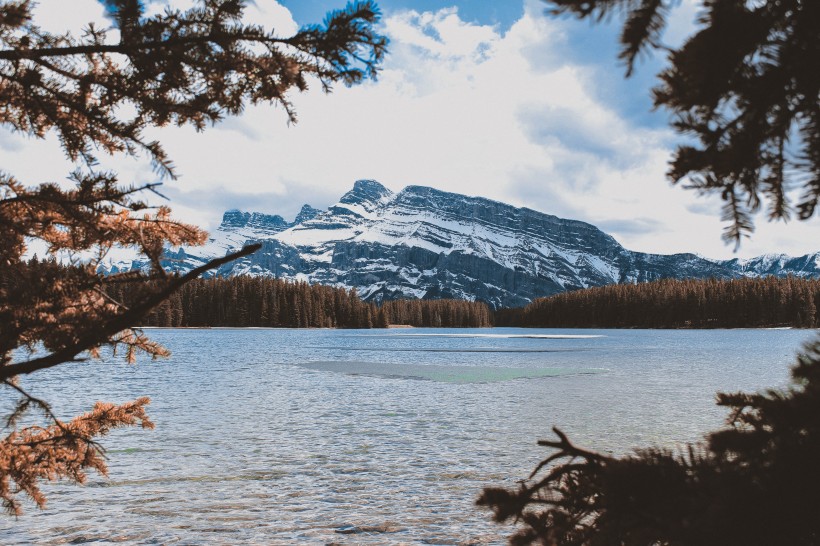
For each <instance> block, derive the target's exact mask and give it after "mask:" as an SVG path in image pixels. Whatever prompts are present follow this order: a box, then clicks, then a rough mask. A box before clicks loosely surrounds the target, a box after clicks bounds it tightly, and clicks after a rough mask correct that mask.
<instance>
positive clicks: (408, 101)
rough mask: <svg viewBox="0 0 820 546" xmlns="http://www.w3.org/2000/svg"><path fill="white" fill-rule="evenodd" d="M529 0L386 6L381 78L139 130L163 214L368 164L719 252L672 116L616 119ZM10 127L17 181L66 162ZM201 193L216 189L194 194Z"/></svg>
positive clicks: (126, 169)
mask: <svg viewBox="0 0 820 546" xmlns="http://www.w3.org/2000/svg"><path fill="white" fill-rule="evenodd" d="M63 3H64V2H63ZM43 4H49V5H60V4H61V2H60V0H50V2H45V1H44V2H43ZM72 4H73V3H72ZM95 4H96V3H95V2H93V1H92V0H84V1H83V4H82V6H83V13H82V14H80V13H79V11H81V10H77V12H75V13H74V14H73V16H75V17H76V18H77V19H78V20H81V19H82V18H83V17H84V16H85V17H88V16H91V17H99V16H100V9H99V8H98V5H95ZM684 4H685V5H684V6H683V8H682V9H680V10H678V11H679V12H681V13H680V14H678V15H676V19H675V20H674V21H673V25H672V36H673V37H675V36H676V34H680V35H682V34H683V32H682V31H681V30H680V29H683V28H686V26H687V25H691V15H692V13H693V12H692V11H691V10H692V9H693V7H692V6H694V3H693V2H692V1H691V0H686V1H685V2H684ZM78 5H79V3H78ZM260 6H262V7H260ZM271 6H272V7H271ZM263 8H264V10H265V11H263ZM687 10H688V11H687ZM542 11H543V7H542V5H541V4H540V3H537V2H530V3H528V4H527V5H526V9H525V14H524V16H523V18H521V19H520V20H519V21H517V22H516V23H515V24H514V25H512V27H511V28H509V29H507V30H506V31H503V32H502V31H501V30H499V29H498V28H497V27H495V26H489V25H480V24H474V23H467V22H465V21H464V20H462V19H461V18H460V17H459V14H458V11H457V10H456V9H454V8H453V9H446V10H441V11H438V12H435V13H430V12H426V13H420V12H416V11H404V12H399V13H395V14H393V15H392V16H391V17H389V18H388V19H387V20H385V22H384V31H385V32H386V33H387V34H388V35H389V37H390V39H391V44H390V55H389V57H388V59H387V60H386V62H385V64H384V68H383V71H382V73H381V76H380V78H379V80H378V81H377V82H368V83H365V84H363V85H360V86H357V87H355V88H352V89H347V88H344V87H339V88H337V89H335V90H334V92H333V94H331V95H324V94H323V93H321V91H320V90H319V89H318V88H319V86H318V85H316V86H314V87H315V88H314V89H312V90H310V91H309V92H307V93H305V94H303V95H299V96H293V97H292V98H293V100H294V103H295V105H296V108H297V111H298V114H299V117H300V121H299V123H298V124H296V125H292V126H289V125H288V124H287V123H286V116H285V115H284V112H282V111H281V109H276V108H272V107H269V106H256V107H251V108H248V110H247V111H246V112H245V113H244V114H243V115H242V116H241V117H240V118H236V119H232V120H229V121H227V122H226V123H223V124H221V125H219V126H217V127H215V128H212V129H209V130H206V131H205V132H204V133H202V134H196V133H195V132H194V131H193V130H191V129H190V128H182V129H178V128H167V129H162V130H156V131H152V135H155V136H157V137H159V138H160V139H161V140H162V142H163V143H164V144H165V146H166V148H167V151H168V152H169V153H170V155H171V157H172V158H173V159H174V160H175V162H176V164H177V167H178V169H179V171H180V173H181V174H182V178H181V179H180V180H179V181H177V182H173V183H171V184H173V187H174V190H173V191H172V192H169V193H173V197H174V202H173V205H174V209H175V211H176V212H177V215H178V216H181V217H183V218H184V219H187V220H189V221H194V222H197V223H200V224H203V225H206V226H208V227H211V228H213V227H215V226H216V224H217V223H218V221H219V219H220V218H221V213H222V211H223V210H224V209H225V208H229V207H234V206H242V207H245V208H247V205H248V204H249V203H254V202H259V205H260V209H261V208H263V207H264V210H263V212H269V213H278V214H282V215H283V216H285V217H290V218H292V217H293V215H294V214H295V213H296V212H297V211H298V208H299V207H300V206H301V204H303V203H305V202H308V203H310V204H312V205H314V206H319V207H324V206H328V205H330V204H332V203H333V202H334V201H336V200H337V199H338V197H339V196H341V195H342V194H343V193H344V192H345V191H347V190H348V189H349V188H350V187H351V186H352V183H353V181H354V180H356V179H358V178H375V179H377V180H380V181H381V182H382V183H384V184H385V185H387V186H389V187H391V188H393V189H394V190H399V189H401V188H402V187H404V186H406V185H409V184H420V185H430V186H434V187H437V188H439V189H443V190H447V191H454V192H459V193H466V194H469V195H481V196H484V197H489V198H493V199H498V200H502V201H506V202H510V203H512V204H515V205H519V206H527V207H530V208H533V209H536V210H541V211H543V212H547V213H551V214H556V215H559V216H564V217H570V218H577V219H581V220H584V221H587V222H590V223H593V224H601V225H605V226H608V228H609V229H610V230H611V232H612V233H613V235H615V237H616V238H617V239H618V240H619V241H620V242H621V243H623V244H624V245H625V246H626V247H628V248H631V249H634V250H643V251H648V252H666V253H668V252H683V251H692V252H699V253H701V254H703V255H706V256H711V257H723V256H729V255H730V254H731V249H730V248H728V247H726V246H724V245H723V244H722V243H721V241H720V232H721V224H720V221H719V218H718V217H717V216H716V215H714V214H707V215H705V214H700V213H697V212H692V211H697V210H700V209H699V208H698V207H700V208H702V205H703V203H704V201H703V200H702V199H698V198H697V196H695V195H694V194H693V193H692V192H686V191H684V190H682V189H680V188H672V187H670V185H669V184H668V183H667V182H666V179H665V171H666V169H667V162H668V159H669V157H670V153H671V149H672V146H673V135H672V133H671V131H669V130H668V129H666V128H662V129H660V130H659V129H652V128H647V127H640V126H636V125H635V123H636V122H635V121H634V120H627V119H624V118H623V117H622V116H621V115H620V114H619V113H618V111H617V109H616V108H615V107H614V106H611V105H610V102H609V101H610V100H612V101H614V100H615V99H616V98H617V99H619V100H621V101H623V97H611V96H609V95H608V92H607V90H606V89H601V88H600V86H601V85H602V84H601V82H602V81H603V82H605V81H607V80H606V78H602V77H600V73H599V72H598V71H597V69H596V67H595V66H594V65H589V64H587V65H576V64H571V63H570V62H569V61H567V60H566V58H567V56H565V55H563V54H562V53H563V52H564V51H565V50H566V48H567V47H569V45H568V34H569V33H568V32H567V28H569V27H568V26H567V25H577V24H579V23H577V22H575V21H565V20H560V21H558V20H553V19H548V18H546V17H544V16H543V15H542ZM249 16H251V17H252V18H254V20H255V21H256V22H260V23H265V24H267V25H269V26H270V25H273V26H275V27H276V28H277V29H279V30H280V31H282V33H283V34H285V33H286V32H285V31H287V32H292V31H294V30H295V29H296V25H295V23H294V22H293V19H292V18H291V17H290V14H289V12H288V11H287V10H286V9H284V8H282V7H281V6H278V5H276V4H273V3H270V2H259V3H258V4H257V6H256V7H255V8H254V9H253V10H251V12H249ZM687 21H689V22H687ZM614 57H615V55H614V53H613V55H611V58H607V59H603V60H602V62H611V63H615V61H614ZM637 92H640V93H646V92H647V90H646V89H640V90H638V91H637ZM14 139H15V137H13V136H7V135H2V138H0V147H3V149H2V150H0V154H2V155H1V156H0V159H2V161H3V164H4V168H6V169H7V170H9V171H11V172H14V173H15V174H21V173H22V174H25V179H26V180H43V179H49V178H51V179H53V178H55V177H59V176H64V175H65V173H66V172H68V171H69V170H70V169H69V168H67V166H66V165H65V162H64V159H62V157H61V154H60V152H59V149H58V148H57V147H56V145H55V141H54V139H51V138H50V139H49V140H47V141H46V142H39V143H34V142H25V143H24V144H23V148H24V149H23V150H22V151H20V150H18V151H13V150H12V149H11V148H9V146H10V145H14V143H13V142H12V140H14ZM105 164H106V165H110V166H112V167H115V168H116V169H117V170H118V171H119V172H120V174H121V179H122V180H123V181H132V180H134V181H138V182H141V181H148V180H151V179H152V177H153V176H154V175H153V174H152V173H151V171H150V168H149V167H148V166H147V164H146V163H145V162H144V161H142V162H140V161H134V160H131V159H123V158H114V159H113V160H105ZM49 173H51V174H49ZM208 192H211V193H212V194H213V195H214V196H218V197H217V198H215V199H208V198H206V197H204V194H207V193H208ZM186 196H187V197H186ZM261 196H266V197H265V198H262V197H261ZM272 203H276V204H275V205H273V204H272ZM708 203H712V202H711V201H710V202H708ZM817 225H818V222H817V221H813V222H811V223H809V224H802V225H797V223H793V224H790V225H789V226H788V228H786V229H785V230H784V229H783V228H782V227H778V226H771V225H767V224H766V223H765V222H763V221H761V222H758V228H759V233H758V234H757V235H756V236H755V238H754V239H753V240H752V241H751V242H749V243H746V244H744V247H743V248H742V255H744V256H747V255H753V254H759V253H762V252H774V251H786V252H791V253H793V254H798V253H805V252H809V251H815V250H817V249H818V248H817V246H816V244H815V242H814V239H813V238H811V237H810V236H809V234H811V233H813V231H812V230H816V228H817Z"/></svg>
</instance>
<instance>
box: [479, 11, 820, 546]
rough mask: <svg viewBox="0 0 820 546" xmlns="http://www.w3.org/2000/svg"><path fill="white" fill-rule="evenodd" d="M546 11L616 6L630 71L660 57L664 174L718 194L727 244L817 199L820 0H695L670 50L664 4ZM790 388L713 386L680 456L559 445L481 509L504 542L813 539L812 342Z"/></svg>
mask: <svg viewBox="0 0 820 546" xmlns="http://www.w3.org/2000/svg"><path fill="white" fill-rule="evenodd" d="M547 2H548V3H549V4H550V5H551V6H552V11H553V13H556V14H571V15H574V16H576V17H578V18H581V19H583V18H594V19H597V20H601V19H603V18H606V17H608V16H609V15H610V14H612V13H613V12H620V13H622V14H624V15H625V19H626V20H625V23H624V26H623V30H622V34H621V52H620V58H621V60H622V61H623V62H624V63H625V64H626V66H627V75H630V74H631V73H632V71H633V69H634V65H635V61H636V59H637V58H638V57H639V56H640V54H641V53H642V52H645V51H648V50H652V49H655V50H658V49H660V50H665V51H668V55H669V56H668V60H669V66H668V67H667V68H666V69H665V70H664V71H663V72H661V74H660V75H659V78H660V80H661V83H660V85H659V86H658V87H656V88H655V89H654V90H653V94H654V99H655V105H656V106H658V107H661V106H662V107H665V108H668V109H669V110H670V111H671V112H672V113H673V115H674V121H673V123H672V125H673V127H674V128H675V129H676V130H677V131H678V132H680V133H682V134H685V135H688V136H694V137H695V139H696V140H697V141H698V143H697V145H690V144H685V145H681V146H679V147H678V150H677V153H676V155H675V157H674V159H673V161H672V166H671V169H670V171H669V177H670V178H671V180H672V181H673V182H679V181H681V180H684V179H686V180H687V181H688V184H689V185H690V186H691V187H693V188H695V189H696V190H697V191H701V192H704V193H717V194H719V195H720V196H721V198H722V199H723V201H724V202H725V206H724V212H723V218H724V220H726V221H728V222H729V225H728V226H727V228H726V231H725V233H724V238H725V239H726V240H727V241H733V242H735V243H736V244H739V243H740V240H741V238H742V237H743V236H746V235H748V234H749V233H750V232H751V231H752V228H753V219H752V214H753V213H755V212H757V211H758V210H759V209H760V206H761V203H762V199H763V198H766V199H768V200H769V218H770V219H788V218H789V216H790V214H791V205H790V202H791V198H790V196H789V195H788V194H789V191H790V190H791V189H792V188H800V189H802V191H803V194H802V196H801V197H800V200H799V202H798V205H797V210H798V217H799V218H800V219H803V220H806V219H809V218H811V217H812V216H813V215H814V214H815V212H816V210H817V204H818V200H820V100H818V99H820V71H818V70H817V66H818V62H820V2H816V1H814V0H781V1H776V2H775V1H770V2H753V1H744V0H704V1H703V2H702V4H703V9H702V11H701V12H700V15H699V19H698V22H699V24H700V27H699V29H698V30H697V32H696V33H695V34H694V35H693V36H691V37H690V38H688V39H687V40H686V41H685V43H684V44H683V46H682V47H680V48H679V49H677V50H670V49H669V48H667V47H665V46H664V45H663V44H662V42H661V37H662V32H663V29H664V27H665V24H666V18H667V16H668V14H669V10H670V9H671V8H672V7H673V5H674V4H676V2H674V1H672V0H547ZM804 351H805V352H804V354H802V355H800V356H799V357H798V363H797V365H796V366H795V367H794V368H793V370H792V378H793V386H792V387H791V388H789V389H788V390H786V391H783V392H781V391H776V390H770V391H767V392H765V393H763V394H746V393H735V394H719V395H718V404H719V405H721V406H724V407H726V408H728V409H729V410H730V414H729V418H728V420H727V427H726V428H724V429H721V430H718V431H716V432H713V433H711V434H709V435H707V436H706V438H705V441H704V443H703V444H699V445H689V446H686V448H685V449H684V450H683V452H682V453H676V452H673V451H670V450H665V449H658V448H650V449H642V450H638V451H636V452H635V453H634V454H633V455H630V456H625V457H609V456H605V455H602V454H598V453H594V452H591V451H586V450H584V449H581V448H578V447H576V446H575V445H573V444H572V443H571V442H570V441H569V439H568V438H567V436H566V435H565V434H564V433H563V432H561V431H560V430H558V429H554V431H555V433H556V435H557V436H558V440H556V441H542V442H539V444H540V445H542V446H545V447H548V448H550V449H552V450H553V453H552V455H550V456H549V457H547V458H546V459H545V460H544V461H543V462H542V463H541V464H540V465H538V467H537V468H536V470H535V472H533V474H532V475H531V476H530V478H529V479H528V480H526V481H525V482H524V483H523V484H522V485H521V486H520V487H519V488H516V489H506V488H495V487H491V488H487V489H485V490H484V492H483V494H482V495H481V497H480V498H479V500H478V504H479V505H483V506H486V507H488V508H490V509H492V511H493V513H494V517H495V520H496V521H498V522H508V521H513V522H516V523H518V524H519V527H518V530H517V532H515V533H514V534H513V535H512V536H511V537H510V543H511V544H530V543H540V544H545V545H578V546H597V545H601V546H608V545H612V544H618V545H624V546H632V545H635V546H639V545H640V546H645V545H655V544H657V545H670V546H673V545H674V546H710V545H715V546H718V545H721V546H727V545H737V546H741V545H744V546H745V545H758V544H759V545H771V544H801V545H802V544H820V521H818V518H817V514H818V513H820V467H818V465H817V461H818V460H820V340H817V341H814V342H813V343H811V344H808V345H807V346H806V347H805V348H804Z"/></svg>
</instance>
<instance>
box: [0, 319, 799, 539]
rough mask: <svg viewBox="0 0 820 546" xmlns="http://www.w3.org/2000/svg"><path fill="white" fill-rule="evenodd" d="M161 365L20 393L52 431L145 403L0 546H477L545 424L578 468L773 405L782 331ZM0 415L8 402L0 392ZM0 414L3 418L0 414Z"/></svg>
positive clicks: (264, 347) (256, 335) (259, 335)
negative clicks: (583, 455) (147, 419)
mask: <svg viewBox="0 0 820 546" xmlns="http://www.w3.org/2000/svg"><path fill="white" fill-rule="evenodd" d="M150 333H151V336H152V337H153V338H154V339H156V340H157V341H160V342H161V343H163V344H164V345H165V346H166V347H168V348H169V349H171V350H172V352H173V356H172V357H171V358H170V359H167V360H160V361H155V362H151V361H145V362H140V363H139V364H138V365H136V366H128V365H126V364H123V363H121V362H120V361H118V360H116V359H110V361H104V362H96V363H91V364H72V365H65V366H62V367H60V368H57V369H54V370H50V371H48V372H42V373H40V374H36V375H35V376H33V377H32V378H29V379H28V380H26V382H25V386H27V387H28V388H29V389H30V390H31V391H32V392H33V394H35V395H37V396H41V397H44V398H46V399H47V400H50V401H52V402H53V405H54V409H55V411H56V412H57V413H58V414H59V415H61V416H63V417H65V418H69V417H71V416H73V415H76V414H78V413H80V412H83V411H86V410H88V409H90V407H91V405H92V404H93V402H94V401H96V400H107V401H112V402H124V401H127V400H131V399H133V398H136V397H137V396H142V395H150V396H151V398H152V400H153V402H152V404H151V406H150V407H149V410H150V411H149V414H150V415H151V417H152V419H153V420H154V421H155V422H156V424H157V428H156V430H153V431H142V430H136V429H134V430H121V431H116V432H115V433H114V434H112V435H111V436H110V437H108V438H107V439H105V441H104V445H105V446H106V447H108V454H109V467H110V468H109V470H110V477H109V478H108V479H105V478H102V477H100V476H97V475H91V476H90V477H89V481H88V485H86V486H85V487H78V486H74V485H70V484H55V485H51V486H48V487H46V494H47V496H48V500H49V504H48V508H47V509H46V510H42V511H40V510H37V509H36V508H34V507H33V505H31V504H28V505H27V506H26V513H25V514H24V515H23V516H22V517H20V518H19V519H17V520H14V519H11V518H5V519H2V520H0V542H2V543H3V544H29V543H42V544H68V543H71V544H78V543H86V542H98V543H126V544H131V543H134V544H170V543H178V544H204V543H207V544H296V543H298V544H327V543H339V544H402V543H406V544H475V543H478V544H485V543H487V544H496V543H503V541H504V537H505V536H506V535H507V534H509V531H510V529H507V528H501V527H498V526H496V525H494V524H492V523H490V521H489V517H488V512H486V511H483V510H479V509H476V508H475V507H474V503H475V499H476V497H477V496H478V494H479V493H480V491H481V488H482V487H483V486H486V485H499V484H506V485H513V484H515V480H517V479H520V478H523V477H526V476H527V475H528V474H529V472H530V471H531V470H532V468H533V467H534V466H535V465H536V464H537V462H538V461H540V460H541V459H542V458H543V456H544V454H545V452H544V451H543V450H542V449H541V448H538V446H537V445H536V444H535V443H536V441H537V440H538V439H539V438H544V437H549V436H551V432H550V431H551V428H552V426H553V425H558V426H559V427H561V428H562V429H563V430H564V431H566V432H567V433H568V434H569V436H570V438H571V439H573V440H574V441H575V442H576V443H578V444H581V445H583V446H587V447H591V448H593V449H596V450H602V451H610V452H614V453H625V452H628V451H629V450H630V448H633V447H640V446H647V445H649V444H654V445H675V444H676V443H680V442H686V441H694V440H697V439H698V438H699V437H700V436H701V434H702V433H704V432H706V431H708V430H710V429H712V428H715V427H716V426H719V425H720V424H721V422H722V418H723V413H722V412H721V411H720V410H719V409H718V408H716V407H715V405H714V394H715V392H716V391H717V390H724V391H733V390H738V389H744V390H756V389H760V388H764V387H771V386H784V385H786V384H787V381H788V367H789V365H790V364H791V363H792V362H793V360H794V354H795V351H796V350H797V349H798V348H799V346H800V345H801V343H802V342H803V341H805V340H807V339H809V338H810V337H811V335H812V333H811V332H808V331H799V330H711V331H689V330H683V331H681V330H679V331H658V330H654V331H646V330H530V329H528V330H518V329H493V330H489V329H483V330H444V329H430V330H421V329H412V330H409V329H408V330H367V331H364V330H253V329H251V330H232V329H213V330H152V331H151V332H150ZM6 396H8V393H6ZM3 403H4V404H5V406H4V407H8V404H9V400H3Z"/></svg>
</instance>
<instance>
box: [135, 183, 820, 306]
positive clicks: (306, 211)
mask: <svg viewBox="0 0 820 546" xmlns="http://www.w3.org/2000/svg"><path fill="white" fill-rule="evenodd" d="M248 242H261V243H262V248H261V249H260V250H259V251H257V252H256V253H255V254H253V255H251V256H248V257H245V258H243V259H241V260H238V261H236V262H234V263H231V264H227V265H225V266H223V267H222V268H221V269H220V270H219V271H218V272H216V273H217V274H219V275H237V274H249V275H274V276H277V277H286V278H292V279H300V280H307V281H309V282H316V283H322V284H332V285H343V286H347V287H351V288H352V287H355V288H356V289H357V290H358V292H359V294H360V295H361V296H362V297H363V298H365V299H367V300H373V301H381V300H385V299H395V298H464V299H470V300H473V299H478V300H482V301H485V302H487V303H489V304H490V305H492V306H493V307H509V306H520V305H524V304H526V303H528V302H530V301H531V300H532V299H534V298H537V297H541V296H548V295H551V294H555V293H558V292H562V291H565V290H574V289H578V288H587V287H590V286H600V285H605V284H612V283H625V282H630V283H632V282H645V281H650V280H655V279H660V278H679V279H680V278H707V277H714V278H735V277H740V276H763V275H786V274H797V275H802V276H812V277H816V276H820V253H818V254H813V255H807V256H803V257H800V258H790V257H788V256H761V257H759V258H755V259H753V260H727V261H713V260H708V259H705V258H701V257H699V256H696V255H694V254H674V255H655V254H645V253H641V252H633V251H630V250H627V249H625V248H623V247H622V246H621V245H620V244H619V243H618V242H617V241H615V239H613V238H612V237H611V236H609V235H607V234H606V233H604V232H602V231H601V230H599V229H598V228H596V227H595V226H593V225H591V224H587V223H584V222H579V221H576V220H566V219H562V218H558V217H556V216H552V215H549V214H544V213H541V212H537V211H534V210H531V209H527V208H516V207H513V206H511V205H507V204H504V203H499V202H497V201H491V200H489V199H483V198H480V197H468V196H464V195H459V194H454V193H448V192H443V191H439V190H435V189H433V188H427V187H422V186H408V187H406V188H404V189H403V190H402V191H400V192H398V193H393V192H391V191H390V190H389V189H387V188H385V187H384V186H382V185H381V184H379V183H378V182H376V181H374V180H359V181H357V182H356V183H355V184H354V186H353V189H352V190H350V191H349V192H348V193H346V194H345V195H344V196H342V198H341V199H340V200H339V202H338V203H337V204H335V205H333V206H332V207H330V208H329V209H328V210H326V211H319V210H317V209H314V208H312V207H310V206H308V205H305V206H304V207H303V208H302V211H301V212H300V213H299V215H297V217H296V219H295V221H294V222H290V223H289V222H287V221H285V220H284V219H283V218H282V217H281V216H278V215H267V214H260V213H247V212H240V211H236V210H232V211H227V212H226V213H225V215H224V216H223V221H222V224H221V225H220V227H219V228H218V229H217V230H216V231H215V233H214V234H213V236H212V238H211V239H210V240H209V242H208V243H207V244H206V245H205V246H203V247H191V248H181V249H175V250H169V253H168V256H169V258H170V259H169V262H168V265H169V267H173V268H177V269H180V270H186V269H190V268H192V267H196V266H197V265H200V264H202V263H204V262H205V261H207V260H209V259H211V258H214V257H218V256H224V255H225V254H226V253H227V252H230V251H233V250H236V249H239V248H241V247H242V246H243V245H244V244H246V243H248ZM140 265H141V264H139V263H134V264H128V265H126V267H140ZM119 269H122V266H120V267H119Z"/></svg>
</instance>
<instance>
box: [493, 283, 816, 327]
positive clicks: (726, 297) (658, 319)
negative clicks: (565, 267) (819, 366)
mask: <svg viewBox="0 0 820 546" xmlns="http://www.w3.org/2000/svg"><path fill="white" fill-rule="evenodd" d="M818 306H820V280H817V279H803V278H799V277H785V278H778V277H766V278H762V279H735V280H728V281H724V280H715V279H707V280H674V279H663V280H658V281H653V282H649V283H642V284H614V285H608V286H601V287H595V288H587V289H584V290H576V291H573V292H564V293H562V294H557V295H555V296H550V297H547V298H539V299H538V300H536V301H534V302H533V303H531V304H529V305H527V306H526V307H523V308H516V309H502V310H499V311H496V312H495V315H494V322H495V325H496V326H521V327H540V328H762V327H783V326H792V327H797V328H814V327H817V326H820V320H818V319H819V317H818V316H817V308H818Z"/></svg>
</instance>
